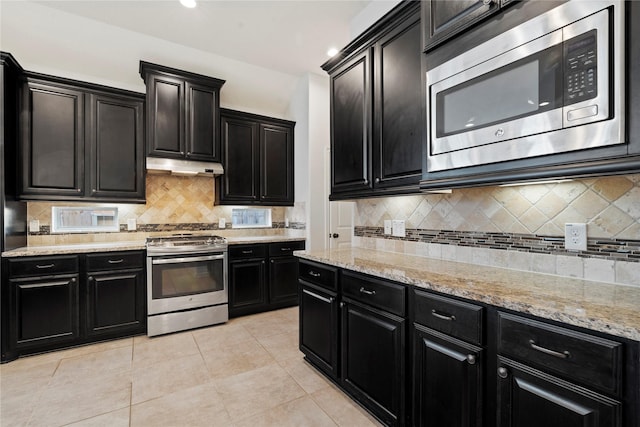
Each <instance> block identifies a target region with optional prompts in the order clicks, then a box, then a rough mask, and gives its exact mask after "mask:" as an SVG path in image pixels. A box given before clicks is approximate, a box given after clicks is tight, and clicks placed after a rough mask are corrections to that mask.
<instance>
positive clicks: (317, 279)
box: [298, 259, 338, 292]
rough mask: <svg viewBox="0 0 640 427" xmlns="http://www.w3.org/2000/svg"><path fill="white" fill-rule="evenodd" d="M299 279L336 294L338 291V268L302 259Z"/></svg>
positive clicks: (299, 266) (299, 265)
mask: <svg viewBox="0 0 640 427" xmlns="http://www.w3.org/2000/svg"><path fill="white" fill-rule="evenodd" d="M298 277H299V278H300V279H302V280H304V281H306V282H309V283H315V284H316V285H320V286H322V287H325V288H327V289H330V290H332V291H334V292H337V291H338V269H337V268H333V267H329V266H327V265H322V264H317V263H315V262H311V261H306V260H303V259H301V260H300V263H299V264H298Z"/></svg>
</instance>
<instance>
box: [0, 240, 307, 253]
mask: <svg viewBox="0 0 640 427" xmlns="http://www.w3.org/2000/svg"><path fill="white" fill-rule="evenodd" d="M301 240H302V241H303V240H305V238H304V237H293V236H278V235H274V236H238V237H227V243H228V244H229V245H240V244H245V243H276V242H293V241H301ZM144 249H146V241H145V240H132V241H122V242H94V243H74V244H68V245H64V244H62V245H51V246H25V247H22V248H17V249H13V250H10V251H6V252H3V253H2V257H7V258H9V257H25V256H40V255H63V254H75V253H90V252H115V251H134V250H144Z"/></svg>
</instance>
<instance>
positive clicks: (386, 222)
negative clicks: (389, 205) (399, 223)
mask: <svg viewBox="0 0 640 427" xmlns="http://www.w3.org/2000/svg"><path fill="white" fill-rule="evenodd" d="M384 234H391V220H390V219H385V220H384Z"/></svg>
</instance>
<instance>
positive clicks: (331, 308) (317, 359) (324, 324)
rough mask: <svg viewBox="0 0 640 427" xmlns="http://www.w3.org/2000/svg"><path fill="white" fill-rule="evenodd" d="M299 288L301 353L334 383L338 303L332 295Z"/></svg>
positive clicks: (306, 286) (310, 288) (304, 285)
mask: <svg viewBox="0 0 640 427" xmlns="http://www.w3.org/2000/svg"><path fill="white" fill-rule="evenodd" d="M300 284H301V286H300V351H302V352H303V353H304V354H305V356H306V357H307V359H308V360H309V361H311V362H312V363H313V364H314V365H315V366H317V367H318V368H319V369H322V370H323V371H324V372H325V373H327V374H328V375H329V376H330V377H332V378H333V379H335V380H337V379H338V300H337V298H336V295H335V294H334V293H332V292H327V291H324V290H321V289H319V288H317V287H314V286H309V285H308V284H304V283H303V282H300Z"/></svg>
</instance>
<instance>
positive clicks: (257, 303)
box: [229, 259, 267, 316]
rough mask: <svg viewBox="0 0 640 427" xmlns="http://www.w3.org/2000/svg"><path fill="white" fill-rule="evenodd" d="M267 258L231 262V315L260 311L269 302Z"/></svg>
mask: <svg viewBox="0 0 640 427" xmlns="http://www.w3.org/2000/svg"><path fill="white" fill-rule="evenodd" d="M265 279H266V278H265V260H264V259H250V260H243V261H239V262H230V263H229V283H230V284H232V285H230V286H229V291H230V292H229V315H230V316H240V315H243V314H249V313H254V312H256V311H259V310H260V309H261V308H262V307H264V305H265V304H266V303H267V294H266V289H265V285H266V282H265Z"/></svg>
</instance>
